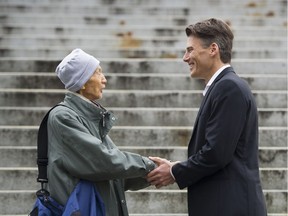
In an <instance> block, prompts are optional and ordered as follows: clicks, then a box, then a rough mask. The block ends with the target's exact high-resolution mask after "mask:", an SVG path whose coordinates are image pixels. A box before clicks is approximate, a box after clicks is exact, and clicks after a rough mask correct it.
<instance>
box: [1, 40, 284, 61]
mask: <svg viewBox="0 0 288 216" xmlns="http://www.w3.org/2000/svg"><path fill="white" fill-rule="evenodd" d="M108 43H109V42H108ZM121 43H122V42H119V44H118V45H115V46H114V47H108V48H105V46H104V48H103V47H102V48H101V49H97V50H91V49H90V47H91V44H90V45H89V44H88V43H87V42H85V44H86V45H77V43H75V44H71V45H70V44H69V45H66V44H64V43H63V44H62V45H58V46H46V47H37V46H29V45H28V46H27V48H25V46H23V47H22V46H18V47H15V46H14V47H11V46H10V47H9V46H5V47H0V57H11V58H16V57H21V56H26V57H30V58H36V57H37V56H38V57H40V58H53V57H58V58H60V57H61V56H65V55H66V54H67V49H68V50H72V49H74V48H75V47H80V48H82V49H83V50H85V51H86V52H89V53H93V54H94V56H98V58H109V57H111V58H182V57H183V55H184V51H183V50H184V49H185V46H182V47H181V48H179V47H176V48H175V47H173V45H172V46H170V44H169V42H167V44H161V45H159V44H158V42H156V44H155V46H154V45H153V43H154V41H153V42H151V44H150V42H148V43H149V44H148V45H146V43H142V42H141V41H140V40H137V39H136V40H134V39H132V40H129V42H128V43H126V42H125V41H124V42H123V44H124V45H121ZM160 43H162V42H160ZM165 43H166V42H165ZM265 43H267V44H268V43H269V42H268V41H267V42H264V44H263V45H259V46H265V47H267V45H265ZM275 43H277V44H278V45H275V47H285V46H286V45H281V43H282V42H279V41H277V42H275ZM99 44H101V42H98V41H97V42H95V43H92V45H93V46H95V47H97V45H99ZM272 44H273V42H272ZM248 46H249V47H251V49H252V50H250V48H249V49H246V48H243V49H242V48H239V49H237V48H236V49H235V51H233V52H232V58H233V59H242V58H249V59H259V58H265V59H270V58H287V51H286V50H279V49H265V50H259V49H258V48H257V47H254V45H253V43H252V42H247V44H246V45H244V44H243V47H248ZM20 47H21V48H20Z"/></svg>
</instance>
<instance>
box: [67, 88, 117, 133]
mask: <svg viewBox="0 0 288 216" xmlns="http://www.w3.org/2000/svg"><path fill="white" fill-rule="evenodd" d="M63 105H66V106H68V107H70V108H71V109H72V110H74V111H75V112H76V113H77V114H78V115H79V116H82V117H84V118H86V119H88V120H91V121H93V122H95V123H96V124H98V125H99V131H100V135H101V137H102V138H103V137H105V136H106V135H107V134H108V132H109V131H110V129H111V128H112V127H113V125H114V124H115V121H116V117H115V116H114V114H113V113H112V112H110V111H107V110H106V109H105V108H104V107H102V106H101V105H100V104H98V103H96V102H91V101H89V100H87V99H86V98H84V99H83V98H82V97H81V96H78V95H76V93H72V92H67V93H66V95H65V99H64V102H63Z"/></svg>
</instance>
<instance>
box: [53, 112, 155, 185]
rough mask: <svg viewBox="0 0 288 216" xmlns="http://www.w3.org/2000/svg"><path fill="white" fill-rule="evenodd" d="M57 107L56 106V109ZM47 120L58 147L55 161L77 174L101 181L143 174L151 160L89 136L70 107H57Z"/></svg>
mask: <svg viewBox="0 0 288 216" xmlns="http://www.w3.org/2000/svg"><path fill="white" fill-rule="evenodd" d="M57 111H58V110H57ZM57 111H56V112H54V113H53V115H52V116H51V119H50V120H49V121H48V123H49V126H50V128H51V130H52V133H53V134H56V135H55V138H54V139H56V142H54V143H53V145H58V146H57V147H56V149H58V150H59V151H58V152H57V153H56V154H58V157H57V163H61V166H63V167H64V169H65V170H67V172H68V173H69V174H70V175H72V176H74V177H77V178H81V179H86V180H91V181H101V180H112V179H119V178H123V179H125V178H136V177H144V176H146V174H147V173H148V172H150V171H151V170H152V169H154V167H155V164H154V163H153V162H152V161H151V160H149V159H148V158H147V157H142V156H141V155H139V154H134V153H130V152H124V151H120V150H119V148H117V147H116V146H115V145H112V148H111V146H109V145H107V144H105V143H107V142H110V141H111V140H110V138H109V137H108V136H106V137H105V138H104V139H107V140H106V141H107V142H102V141H101V140H100V139H98V138H97V137H95V136H93V135H92V134H91V133H90V132H89V130H88V129H87V127H85V126H84V125H83V124H82V123H81V120H80V119H78V118H77V116H75V114H73V113H72V112H73V111H69V110H65V112H63V111H61V110H59V111H58V112H57ZM111 142H112V141H111Z"/></svg>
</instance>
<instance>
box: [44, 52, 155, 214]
mask: <svg viewBox="0 0 288 216" xmlns="http://www.w3.org/2000/svg"><path fill="white" fill-rule="evenodd" d="M56 74H57V76H58V77H59V79H60V80H61V81H62V82H63V84H64V85H65V88H66V89H67V90H69V91H68V92H67V93H66V96H65V98H64V101H63V102H61V105H63V106H57V107H56V108H54V109H53V110H52V111H51V113H50V115H49V119H48V136H49V139H48V146H49V151H48V157H49V164H48V179H49V183H48V190H49V191H50V194H51V196H52V197H53V198H54V199H55V200H56V201H58V202H59V203H60V204H62V205H65V203H66V202H67V199H68V197H69V195H70V194H71V192H72V191H73V189H74V187H75V186H76V184H77V183H78V182H79V180H80V179H84V180H88V181H92V182H93V183H94V185H95V187H96V189H97V191H98V192H99V194H100V196H101V197H102V199H103V202H104V204H105V210H106V215H107V216H119V215H123V216H128V210H127V205H126V200H125V194H124V191H125V190H128V189H131V190H137V189H141V188H144V187H147V186H148V183H147V181H146V179H145V177H146V175H147V174H148V173H149V172H150V171H151V170H153V169H154V168H155V164H154V162H152V161H151V160H150V159H149V158H147V157H143V156H141V155H138V154H134V153H130V152H124V151H121V150H119V149H118V148H117V146H116V145H115V144H114V143H113V141H112V140H111V139H110V137H109V136H108V135H107V134H108V132H109V130H110V129H111V128H112V125H113V124H114V122H115V120H116V119H115V117H114V115H113V114H112V113H111V112H109V111H107V110H106V109H105V108H103V107H102V106H101V105H100V104H99V103H97V102H96V101H97V100H98V99H100V98H102V91H103V89H104V88H105V85H106V83H107V80H106V78H105V76H104V74H103V72H102V68H101V67H100V62H99V61H98V60H97V59H96V58H94V57H93V56H91V55H89V54H87V53H85V52H84V51H82V50H81V49H75V50H73V51H72V52H71V53H70V54H69V55H67V56H66V57H65V58H64V59H63V60H62V61H61V63H60V64H59V65H58V66H57V68H56Z"/></svg>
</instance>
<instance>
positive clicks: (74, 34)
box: [0, 14, 287, 40]
mask: <svg viewBox="0 0 288 216" xmlns="http://www.w3.org/2000/svg"><path fill="white" fill-rule="evenodd" d="M20 16H23V14H21V15H20ZM4 17H6V16H5V15H4ZM165 17H166V18H167V16H165ZM133 19H134V18H133ZM194 19H195V18H193V19H190V20H194ZM0 20H1V16H0ZM129 20H131V19H129ZM190 20H189V21H190ZM154 23H155V24H154V26H147V25H143V24H141V25H126V24H125V25H97V27H95V26H94V25H87V26H82V25H68V24H65V25H57V26H55V24H54V25H52V26H51V25H49V26H48V24H47V23H46V24H43V25H41V26H40V25H39V26H37V29H35V28H33V25H31V24H30V25H28V26H27V24H25V25H24V26H23V25H20V24H17V23H10V24H5V23H3V24H1V28H0V33H1V34H2V37H15V36H18V35H22V36H23V37H24V38H25V37H34V38H35V37H36V38H47V37H48V38H64V39H67V38H86V37H88V38H91V37H95V35H97V36H98V37H100V36H101V37H105V36H107V35H108V36H110V37H111V36H112V35H114V36H117V37H127V36H129V35H131V36H133V37H136V38H138V37H143V36H144V35H145V36H151V37H164V36H178V37H185V32H184V30H185V28H186V26H187V25H184V26H183V25H177V26H175V25H167V24H165V25H164V26H163V25H157V23H158V22H154ZM188 25H189V23H188ZM231 28H232V30H233V32H234V34H235V38H238V37H239V38H240V37H247V36H248V37H274V36H275V37H285V36H286V35H287V31H286V28H287V27H286V25H283V26H274V25H273V26H249V25H245V26H243V25H242V24H241V25H233V26H231ZM143 32H145V34H144V35H143ZM182 40H183V39H182Z"/></svg>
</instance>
